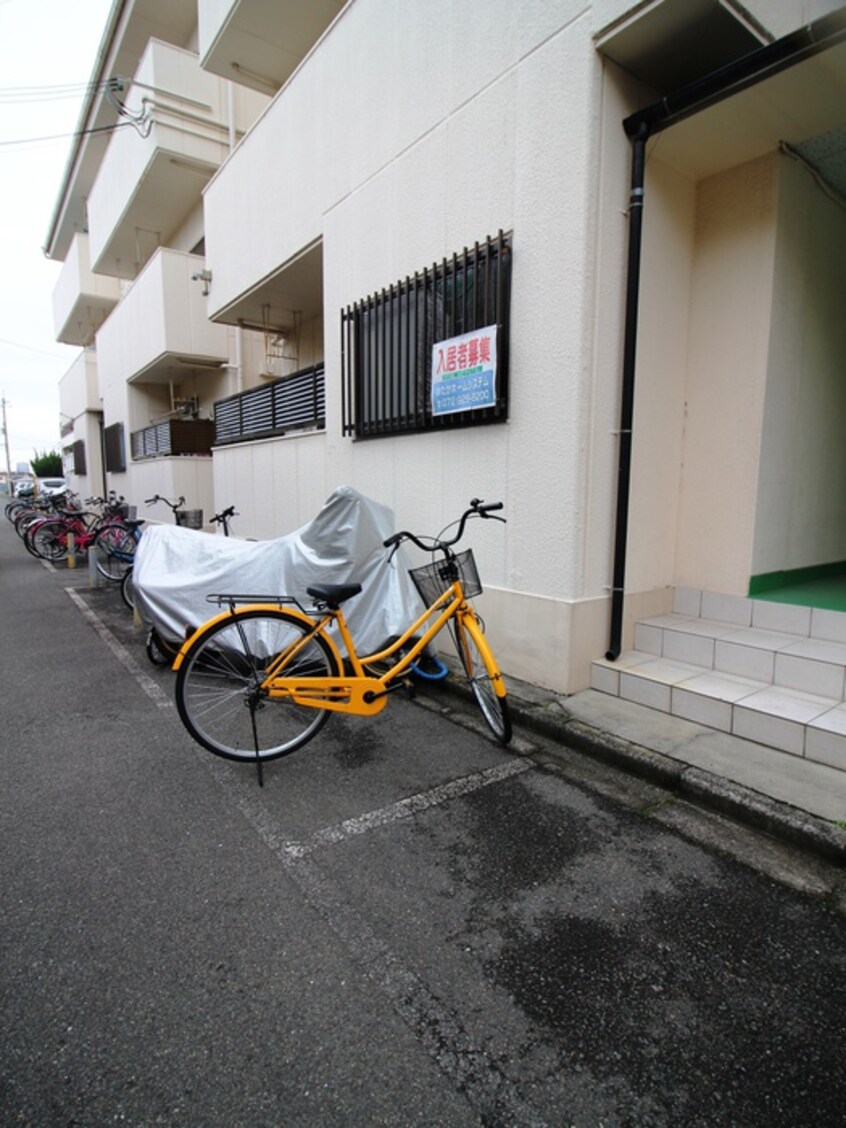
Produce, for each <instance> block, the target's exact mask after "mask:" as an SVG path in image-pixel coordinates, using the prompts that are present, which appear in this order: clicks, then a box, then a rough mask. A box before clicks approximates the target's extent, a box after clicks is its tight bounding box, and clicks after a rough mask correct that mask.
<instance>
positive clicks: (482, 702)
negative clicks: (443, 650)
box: [451, 618, 511, 744]
mask: <svg viewBox="0 0 846 1128" xmlns="http://www.w3.org/2000/svg"><path fill="white" fill-rule="evenodd" d="M451 626H452V635H453V641H454V642H455V647H456V650H457V651H458V657H459V659H460V661H461V665H462V667H463V668H464V672H465V674H466V675H467V680H468V681H469V682H470V689H471V690H472V691H473V696H474V697H475V698H476V704H477V705H478V706H479V709H480V710H481V712H482V716H483V717H484V718H485V720H486V721H487V723H488V727H489V728H490V730H491V732H492V733H493V734H494V736H495V737H496V738H497V740H498V741H499V742H500V743H501V744H507V743H508V742H509V740H510V739H511V714H510V713H509V710H508V699H507V698H506V696H505V694H504V693H503V695H502V696H501V697H500V696H499V695H498V694H497V692H496V686H495V683H494V679H495V678H499V677H500V674H499V670H498V669H497V665H496V662H495V660H494V656H493V653H492V652H491V648H490V647H489V646H488V644H487V641H486V640H485V637H484V635H483V634H482V628H481V626H480V625H479V622H478V620H476V619H472V620H465V619H459V618H455V619H454V620H453V622H452V624H451Z"/></svg>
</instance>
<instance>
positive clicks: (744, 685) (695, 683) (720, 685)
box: [679, 670, 769, 701]
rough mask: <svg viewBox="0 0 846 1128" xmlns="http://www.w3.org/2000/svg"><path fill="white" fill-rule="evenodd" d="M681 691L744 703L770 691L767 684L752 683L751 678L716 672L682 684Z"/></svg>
mask: <svg viewBox="0 0 846 1128" xmlns="http://www.w3.org/2000/svg"><path fill="white" fill-rule="evenodd" d="M679 688H680V689H685V690H691V691H692V692H694V693H698V694H700V695H701V696H703V697H716V698H718V699H719V700H720V701H742V700H743V698H744V697H750V696H751V695H752V694H753V693H760V692H761V690H762V689H768V688H769V686H768V684H767V683H766V682H762V681H752V680H751V679H750V678H739V677H733V676H732V675H730V674H724V673H720V672H718V671H716V670H714V671H712V672H710V673H706V674H699V675H697V676H696V677H692V678H689V679H688V680H687V681H685V682H682V683H681V685H680V686H679Z"/></svg>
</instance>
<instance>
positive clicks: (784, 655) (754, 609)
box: [591, 589, 846, 771]
mask: <svg viewBox="0 0 846 1128" xmlns="http://www.w3.org/2000/svg"><path fill="white" fill-rule="evenodd" d="M675 606H676V610H675V612H674V613H673V614H670V615H663V616H658V617H656V618H652V619H647V620H644V621H643V622H641V623H638V624H637V626H636V628H635V649H634V650H632V651H628V652H626V653H624V654H622V655H621V656H620V658H619V659H618V660H617V661H616V662H609V661H607V660H605V659H603V660H600V661H597V662H594V663H593V666H592V671H591V685H592V688H594V689H596V690H600V691H601V692H604V693H611V694H613V695H614V696H617V697H621V698H623V699H625V700H628V701H634V702H637V703H639V704H641V705H647V706H649V707H650V708H653V709H660V710H661V711H662V712H665V713H671V714H673V715H675V716H679V717H684V718H686V719H687V720H691V721H695V722H697V723H699V724H703V725H707V726H708V727H710V728H715V729H719V730H721V731H723V732H728V733H732V734H734V735H736V736H739V737H743V738H745V739H746V740H754V741H757V742H759V743H761V744H766V745H769V746H770V747H773V748H777V749H779V750H780V751H782V752H785V753H789V754H791V755H794V756H804V757H806V758H807V759H810V760H815V761H817V762H819V763H823V764H828V765H830V766H832V767H835V768H839V769H841V770H843V771H846V700H844V698H845V697H846V615H842V614H837V613H835V612H818V611H816V610H814V609H811V608H807V607H792V606H786V605H783V604H774V603H767V602H765V601H761V600H750V599H741V598H739V597H734V596H719V595H714V594H712V593H708V592H690V591H689V590H687V589H683V590H682V591H680V592H677V593H676V600H675ZM705 611H708V612H710V613H711V615H712V616H714V617H707V616H704V614H702V613H704V612H705ZM717 616H719V617H717Z"/></svg>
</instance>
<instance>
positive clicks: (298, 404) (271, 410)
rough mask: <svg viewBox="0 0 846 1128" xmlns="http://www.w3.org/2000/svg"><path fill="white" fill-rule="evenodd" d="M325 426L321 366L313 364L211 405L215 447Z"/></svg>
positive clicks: (323, 385)
mask: <svg viewBox="0 0 846 1128" xmlns="http://www.w3.org/2000/svg"><path fill="white" fill-rule="evenodd" d="M325 425H326V387H325V379H324V367H323V365H322V364H316V365H314V366H313V367H312V368H303V369H301V370H300V371H299V372H294V373H292V374H291V375H290V376H280V377H279V379H277V380H272V381H271V382H270V383H268V384H262V385H261V386H260V387H258V388H249V389H248V390H247V391H246V392H239V393H238V394H237V395H234V396H227V398H226V399H222V400H218V401H217V402H216V403H215V405H214V441H215V444H217V445H221V444H224V443H242V442H247V441H248V440H249V439H261V438H267V437H269V436H272V435H284V434H286V433H287V432H288V431H302V430H307V429H312V428H314V429H319V428H322V427H324V426H325Z"/></svg>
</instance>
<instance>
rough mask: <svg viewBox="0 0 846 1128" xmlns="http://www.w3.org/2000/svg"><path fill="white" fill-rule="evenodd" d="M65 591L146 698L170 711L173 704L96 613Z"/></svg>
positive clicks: (75, 594)
mask: <svg viewBox="0 0 846 1128" xmlns="http://www.w3.org/2000/svg"><path fill="white" fill-rule="evenodd" d="M65 591H66V592H67V593H68V595H69V596H70V597H71V599H72V600H73V602H74V603H75V604H76V606H77V607H78V608H79V610H80V611H81V612H82V614H83V615H84V616H85V618H86V619H87V620H88V622H89V623H90V624H91V626H92V627H93V628H94V630H95V631H96V632H97V634H98V635H99V636H100V638H102V640H103V642H105V644H106V646H108V648H109V650H111V652H112V654H114V656H115V658H117V660H118V661H119V662H120V663H121V665H123V666H124V667H125V668H126V669H127V670H128V671H129V673H130V674H131V675H132V676H133V678H135V680H136V681H137V682H138V684H139V685H140V687H141V688H142V689H143V691H144V692H145V693H146V694H147V696H148V697H149V698H150V699H151V700H152V701H153V702H154V704H156V705H157V706H158V707H159V709H172V708H173V702H172V701H171V699H170V697H169V696H168V695H167V694H166V693H165V692H164V690H163V689H162V687H161V686H160V685H159V684H158V682H156V681H155V680H154V679H153V678H151V677H150V676H149V674H145V673H144V671H143V670H142V669H141V667H140V666H139V665H138V663H137V662H136V661H135V659H134V658H133V657H132V655H131V654H130V653H129V651H128V650H127V649H126V647H125V646H124V645H123V643H122V642H120V641H119V640H118V639H117V638H115V636H114V635H113V634H112V632H111V631H110V630H109V628H108V627H107V626H106V624H105V623H104V622H103V620H102V619H101V618H100V616H99V615H98V614H97V612H96V611H93V610H92V609H91V608H90V607H89V606H88V604H87V603H86V602H85V600H84V599H83V598H82V596H81V595H80V594H79V592H78V591H76V589H75V588H72V587H66V588H65Z"/></svg>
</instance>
